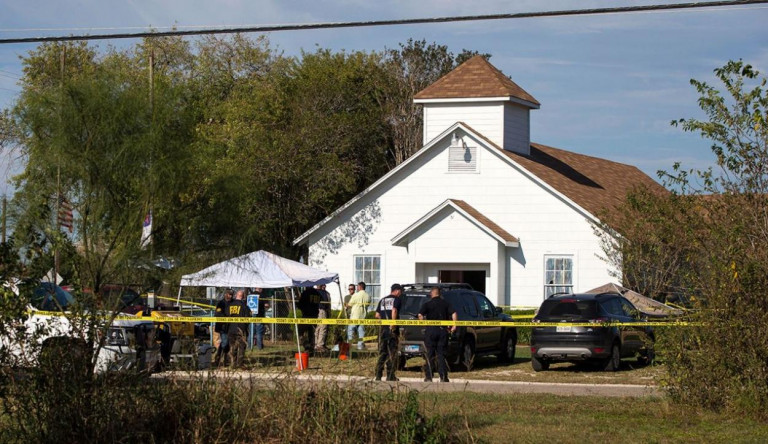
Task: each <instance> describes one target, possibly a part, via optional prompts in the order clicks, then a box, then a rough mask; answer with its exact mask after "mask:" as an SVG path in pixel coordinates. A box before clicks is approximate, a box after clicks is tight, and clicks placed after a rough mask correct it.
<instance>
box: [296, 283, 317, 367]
mask: <svg viewBox="0 0 768 444" xmlns="http://www.w3.org/2000/svg"><path fill="white" fill-rule="evenodd" d="M320 298H321V296H320V292H319V291H317V289H316V288H314V287H308V288H307V289H306V290H304V291H303V292H301V297H299V303H298V304H296V306H297V307H298V308H299V310H301V317H303V318H304V319H316V318H317V317H318V316H319V315H320ZM299 336H300V337H301V338H302V345H303V347H304V351H306V352H309V351H311V350H313V349H314V348H315V347H314V345H315V329H314V325H311V324H299Z"/></svg>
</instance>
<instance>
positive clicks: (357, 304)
mask: <svg viewBox="0 0 768 444" xmlns="http://www.w3.org/2000/svg"><path fill="white" fill-rule="evenodd" d="M369 305H371V297H370V296H369V295H368V293H366V291H365V282H359V283H358V284H357V293H355V294H353V295H352V297H351V298H349V303H348V304H347V308H349V319H365V316H366V315H367V314H368V306H369ZM355 330H357V349H358V350H363V349H364V348H365V345H364V344H363V338H364V337H365V328H364V327H363V326H362V325H349V326H347V341H348V342H349V343H350V344H351V343H352V339H354V337H355Z"/></svg>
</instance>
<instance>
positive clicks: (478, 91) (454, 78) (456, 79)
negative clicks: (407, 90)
mask: <svg viewBox="0 0 768 444" xmlns="http://www.w3.org/2000/svg"><path fill="white" fill-rule="evenodd" d="M482 97H511V98H515V99H518V100H521V101H523V102H527V103H529V104H531V105H534V107H535V108H538V107H539V105H540V103H539V102H538V101H537V100H536V99H534V98H533V96H532V95H530V94H528V93H527V92H526V91H525V90H524V89H523V88H520V86H518V85H517V84H516V83H515V82H513V81H512V80H510V79H509V77H507V76H505V75H504V73H502V72H501V71H499V70H498V69H496V67H495V66H493V65H491V64H490V63H489V62H488V60H486V59H485V57H483V56H480V55H476V56H474V57H472V58H471V59H469V60H467V61H466V62H464V63H462V64H461V65H459V66H458V67H457V68H456V69H454V70H453V71H451V72H449V73H448V74H446V75H444V76H443V77H441V78H440V79H438V80H437V81H436V82H435V83H433V84H431V85H429V86H428V87H426V88H425V89H423V90H422V91H421V92H419V93H418V94H416V95H415V96H414V99H415V100H423V99H464V98H482Z"/></svg>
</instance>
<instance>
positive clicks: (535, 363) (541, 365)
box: [531, 356, 549, 372]
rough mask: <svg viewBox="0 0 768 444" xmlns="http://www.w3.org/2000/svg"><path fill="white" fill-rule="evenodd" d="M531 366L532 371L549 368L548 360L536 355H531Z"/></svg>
mask: <svg viewBox="0 0 768 444" xmlns="http://www.w3.org/2000/svg"><path fill="white" fill-rule="evenodd" d="M531 367H533V371H535V372H540V371H543V370H549V362H547V361H544V360H541V359H539V358H537V357H536V356H531Z"/></svg>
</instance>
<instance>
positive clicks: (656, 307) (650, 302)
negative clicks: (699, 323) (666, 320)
mask: <svg viewBox="0 0 768 444" xmlns="http://www.w3.org/2000/svg"><path fill="white" fill-rule="evenodd" d="M609 292H611V293H619V294H620V295H622V296H624V298H625V299H627V300H628V301H629V302H631V303H632V305H634V306H635V308H637V309H638V310H640V312H641V313H643V314H644V315H647V316H651V317H664V316H680V315H682V314H683V312H682V310H679V309H677V308H673V307H670V306H669V305H666V304H662V303H661V302H659V301H657V300H655V299H652V298H649V297H648V296H643V295H641V294H640V293H638V292H636V291H632V290H630V289H628V288H624V287H622V286H621V285H618V284H614V283H610V284H605V285H601V286H599V287H597V288H593V289H592V290H589V291H588V292H587V293H609Z"/></svg>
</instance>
